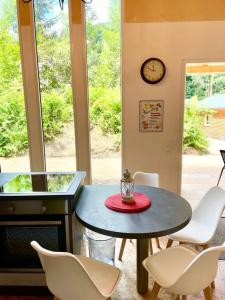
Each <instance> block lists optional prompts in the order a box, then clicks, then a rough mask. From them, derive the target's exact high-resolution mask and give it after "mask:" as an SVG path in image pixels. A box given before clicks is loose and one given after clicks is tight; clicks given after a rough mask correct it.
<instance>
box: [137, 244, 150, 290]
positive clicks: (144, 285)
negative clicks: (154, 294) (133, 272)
mask: <svg viewBox="0 0 225 300" xmlns="http://www.w3.org/2000/svg"><path fill="white" fill-rule="evenodd" d="M136 255H137V291H138V293H139V294H146V293H147V292H148V272H147V271H146V269H145V268H144V266H143V264H142V262H143V260H144V259H145V258H147V257H148V239H137V253H136Z"/></svg>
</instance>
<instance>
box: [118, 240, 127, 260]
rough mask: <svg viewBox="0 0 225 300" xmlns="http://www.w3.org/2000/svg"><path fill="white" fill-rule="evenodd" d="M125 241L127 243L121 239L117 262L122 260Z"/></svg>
mask: <svg viewBox="0 0 225 300" xmlns="http://www.w3.org/2000/svg"><path fill="white" fill-rule="evenodd" d="M126 241H127V239H122V243H121V246H120V252H119V257H118V259H119V260H122V257H123V251H124V248H125V245H126Z"/></svg>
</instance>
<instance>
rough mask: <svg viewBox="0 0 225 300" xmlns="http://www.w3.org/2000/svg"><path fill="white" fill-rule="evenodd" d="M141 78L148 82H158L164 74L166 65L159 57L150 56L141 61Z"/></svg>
mask: <svg viewBox="0 0 225 300" xmlns="http://www.w3.org/2000/svg"><path fill="white" fill-rule="evenodd" d="M140 72H141V77H142V79H143V80H144V81H145V82H147V83H150V84H155V83H158V82H160V81H161V80H162V79H163V77H164V76H165V74H166V67H165V64H164V63H163V61H161V59H159V58H156V57H151V58H149V59H147V60H146V61H144V62H143V64H142V66H141V71H140Z"/></svg>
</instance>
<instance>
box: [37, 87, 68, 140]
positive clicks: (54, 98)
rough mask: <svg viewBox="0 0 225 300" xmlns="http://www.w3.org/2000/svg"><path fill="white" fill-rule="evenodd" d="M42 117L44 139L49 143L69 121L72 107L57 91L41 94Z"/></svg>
mask: <svg viewBox="0 0 225 300" xmlns="http://www.w3.org/2000/svg"><path fill="white" fill-rule="evenodd" d="M42 115H43V129H44V139H45V141H49V140H51V139H53V138H54V137H55V135H57V134H59V133H60V131H61V129H62V127H63V126H64V124H65V123H67V122H68V121H69V120H70V119H71V115H72V107H71V105H68V103H66V101H65V95H64V94H60V93H59V91H55V92H54V91H53V92H51V93H42Z"/></svg>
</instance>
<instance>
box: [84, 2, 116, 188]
mask: <svg viewBox="0 0 225 300" xmlns="http://www.w3.org/2000/svg"><path fill="white" fill-rule="evenodd" d="M86 29H87V54H88V80H89V103H90V107H89V111H90V123H91V131H90V137H91V163H92V179H93V180H92V181H93V183H106V182H117V183H118V182H119V180H120V177H121V155H120V146H121V141H120V135H121V119H120V117H121V99H120V1H119V0H95V1H93V2H92V3H91V4H87V5H86Z"/></svg>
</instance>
